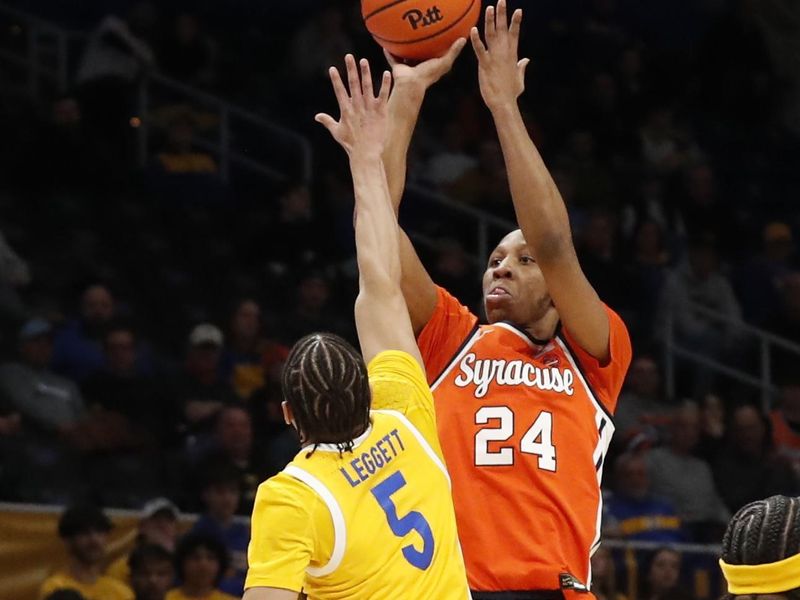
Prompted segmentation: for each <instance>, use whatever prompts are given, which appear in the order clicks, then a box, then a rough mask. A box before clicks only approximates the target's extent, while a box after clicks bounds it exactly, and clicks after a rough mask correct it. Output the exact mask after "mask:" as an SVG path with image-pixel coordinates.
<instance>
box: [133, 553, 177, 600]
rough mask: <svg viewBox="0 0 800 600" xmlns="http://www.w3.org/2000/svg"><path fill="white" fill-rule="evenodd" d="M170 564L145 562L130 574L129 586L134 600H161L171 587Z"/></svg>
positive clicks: (156, 561)
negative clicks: (134, 597) (134, 595)
mask: <svg viewBox="0 0 800 600" xmlns="http://www.w3.org/2000/svg"><path fill="white" fill-rule="evenodd" d="M173 578H174V576H173V572H172V563H170V562H169V561H162V560H151V561H147V562H145V563H144V564H143V565H141V566H140V567H139V569H138V570H136V571H134V572H133V573H131V584H132V586H133V590H134V592H136V600H163V598H164V596H165V595H166V593H167V592H168V591H169V589H170V588H171V587H172V581H173Z"/></svg>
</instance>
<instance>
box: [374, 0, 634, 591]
mask: <svg viewBox="0 0 800 600" xmlns="http://www.w3.org/2000/svg"><path fill="white" fill-rule="evenodd" d="M521 20H522V13H521V11H516V12H515V13H514V15H513V16H512V18H511V23H510V24H509V22H508V17H507V9H506V4H505V1H504V0H500V1H499V2H498V4H497V8H496V9H495V7H489V8H488V9H487V10H486V26H485V40H486V41H485V43H484V42H483V41H482V40H481V38H480V36H479V34H478V31H477V29H473V30H472V32H471V41H472V46H473V48H474V50H475V53H476V55H477V57H478V62H479V71H478V74H479V81H480V89H481V93H482V96H483V99H484V101H485V102H486V105H487V106H488V108H489V110H490V111H491V113H492V116H493V118H494V122H495V126H496V129H497V133H498V135H499V138H500V143H501V146H502V150H503V155H504V158H505V163H506V168H507V170H508V178H509V182H510V186H511V194H512V197H513V202H514V208H515V211H516V215H517V219H518V222H519V225H520V229H519V230H517V231H513V232H511V233H509V234H508V235H507V236H506V237H505V238H503V240H502V241H501V242H500V244H499V245H498V246H497V247H496V248H495V249H494V251H493V252H492V253H491V256H489V257H488V261H487V267H486V272H485V274H484V276H483V293H484V303H485V308H486V315H487V317H488V321H489V324H488V325H479V324H478V318H477V317H476V316H475V315H473V314H471V313H470V311H469V310H468V309H467V308H465V307H463V306H461V305H460V304H459V302H458V301H457V300H456V299H455V298H454V297H453V296H451V295H450V294H449V293H448V292H447V291H446V290H444V289H442V288H440V287H437V286H436V285H435V284H434V282H433V281H432V280H431V278H430V277H429V275H428V273H427V272H426V271H425V268H424V267H423V265H422V264H421V262H420V260H419V258H418V257H417V255H416V253H415V251H414V248H413V247H412V245H411V242H410V241H409V240H408V237H407V236H405V235H402V236H401V248H400V252H401V257H402V271H403V293H404V295H405V298H406V303H407V305H408V309H409V313H410V316H411V320H412V325H413V327H414V330H415V333H416V335H417V338H418V344H419V347H420V350H421V354H422V357H423V359H424V362H425V366H426V370H427V376H428V380H429V383H430V384H431V386H432V389H433V391H434V395H435V398H436V412H437V420H438V429H439V437H440V439H441V443H442V447H443V450H444V455H445V459H446V461H447V465H448V469H449V471H450V474H451V477H452V480H453V494H454V498H455V505H456V517H457V520H458V529H459V536H460V539H461V544H462V547H463V551H464V558H465V560H466V564H467V573H468V577H469V583H470V587H471V588H472V590H473V594H474V597H475V598H476V599H498V600H499V599H501V598H502V599H504V600H512V599H513V600H517V599H518V600H523V599H524V600H529V599H537V600H538V599H543V598H546V599H550V598H570V597H576V598H589V597H591V594H590V592H588V591H587V590H588V588H589V587H590V586H591V573H590V564H589V562H590V556H591V554H592V552H593V551H594V550H595V549H596V548H597V546H598V545H599V540H600V515H601V495H600V480H601V477H602V472H603V461H604V459H605V454H606V451H607V449H608V445H609V442H610V440H611V436H612V434H613V431H614V425H613V420H612V415H613V413H614V409H615V407H616V403H617V396H618V394H619V391H620V388H621V386H622V382H623V379H624V377H625V373H626V371H627V368H628V365H629V363H630V358H631V345H630V340H629V337H628V333H627V330H626V328H625V325H624V323H623V322H622V320H621V319H620V318H619V316H617V314H616V313H614V312H613V311H612V310H611V309H610V308H608V307H607V306H606V305H605V304H603V302H602V300H601V299H600V298H599V297H598V296H597V294H596V293H595V291H594V289H593V288H592V286H591V285H590V283H589V282H588V281H587V279H586V277H585V276H584V274H583V272H582V270H581V267H580V265H579V264H578V259H577V257H576V253H575V249H574V247H573V244H572V235H571V231H570V225H569V220H568V217H567V211H566V208H565V206H564V202H563V200H562V198H561V196H560V194H559V192H558V189H556V186H555V184H554V182H553V179H552V177H551V176H550V174H549V173H548V171H547V168H546V167H545V165H544V163H543V161H542V158H541V157H540V155H539V152H538V151H537V149H536V147H535V145H534V144H533V142H532V140H531V138H530V137H529V135H528V133H527V131H526V128H525V125H524V123H523V119H522V116H521V114H520V111H519V108H518V106H517V99H518V97H519V96H520V95H521V94H522V92H523V90H524V85H525V84H524V76H525V69H526V66H527V64H528V62H529V61H528V59H523V60H518V57H517V46H518V40H519V31H520V23H521ZM462 46H463V41H462V42H461V43H460V44H458V43H457V44H456V45H454V46H453V47H452V48H451V50H450V52H449V53H448V54H447V55H446V56H445V57H443V58H440V59H435V60H431V61H427V62H425V63H422V64H420V65H418V66H417V67H410V66H408V65H403V64H398V63H397V62H395V61H394V60H393V59H392V58H391V57H389V60H390V62H391V63H392V68H393V72H394V73H393V75H394V78H395V81H396V85H395V89H394V92H393V95H392V97H391V99H390V112H391V115H392V119H393V120H392V125H391V130H390V138H389V139H390V142H389V144H388V146H387V148H386V149H385V152H384V164H385V166H386V169H387V172H388V177H389V186H390V190H391V194H392V198H393V201H394V203H395V207H396V208H397V207H398V206H399V203H400V198H401V196H402V193H403V188H404V179H405V169H406V153H407V150H408V145H409V143H410V140H411V135H412V132H413V129H414V126H415V124H416V120H417V116H418V114H419V109H420V106H421V104H422V100H423V97H424V95H425V91H426V89H427V88H428V87H429V86H430V85H432V84H433V83H434V82H435V81H437V80H438V79H439V78H440V77H441V76H442V75H444V73H446V72H447V71H448V70H449V69H450V66H451V65H452V63H453V61H454V60H455V57H456V55H457V54H458V52H459V51H460V49H461V47H462Z"/></svg>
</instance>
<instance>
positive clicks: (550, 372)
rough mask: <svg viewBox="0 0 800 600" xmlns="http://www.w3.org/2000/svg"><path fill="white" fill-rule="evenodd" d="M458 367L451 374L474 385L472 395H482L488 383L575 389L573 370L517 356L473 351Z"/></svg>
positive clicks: (460, 382) (457, 380)
mask: <svg viewBox="0 0 800 600" xmlns="http://www.w3.org/2000/svg"><path fill="white" fill-rule="evenodd" d="M458 367H459V369H460V370H461V373H459V374H458V376H457V377H456V378H455V380H454V383H455V384H456V385H457V386H458V387H462V388H465V387H467V386H469V385H474V386H475V392H474V394H475V397H476V398H483V397H484V396H486V393H487V392H488V391H489V384H490V383H496V384H497V385H504V386H512V385H524V386H527V387H535V388H539V389H540V390H543V391H546V392H550V391H552V392H556V393H559V394H566V395H567V396H572V395H573V394H574V393H575V390H574V388H573V387H572V385H573V383H574V382H575V374H574V373H573V372H572V370H570V369H559V368H556V367H547V368H541V367H537V366H536V365H534V364H533V363H529V362H526V361H523V360H518V359H517V360H502V359H499V360H498V359H482V358H478V357H477V356H476V355H475V353H474V352H470V353H468V354H465V355H464V357H463V358H462V359H461V362H459V364H458Z"/></svg>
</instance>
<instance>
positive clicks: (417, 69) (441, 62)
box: [383, 39, 466, 334]
mask: <svg viewBox="0 0 800 600" xmlns="http://www.w3.org/2000/svg"><path fill="white" fill-rule="evenodd" d="M465 45H466V40H465V39H460V40H457V41H456V42H454V43H453V45H452V46H451V47H450V50H448V51H447V53H446V54H445V55H444V56H442V57H440V58H432V59H430V60H426V61H424V62H422V63H420V64H418V65H416V66H410V65H406V64H404V63H401V62H398V61H397V60H395V59H394V57H392V55H391V54H389V53H388V52H386V53H385V54H386V60H387V61H389V65H390V66H391V67H392V77H393V79H394V89H393V90H392V95H391V97H390V98H389V133H388V138H387V141H386V146H385V148H384V150H383V164H384V167H385V169H386V178H387V181H388V185H389V194H390V196H391V199H392V206H393V208H394V211H395V213H397V212H398V211H399V209H400V202H401V200H402V198H403V192H404V190H405V184H406V160H407V156H408V148H409V146H410V145H411V137H412V135H413V133H414V128H415V127H416V125H417V119H418V118H419V112H420V109H421V108H422V101H423V100H424V99H425V93H426V92H427V90H428V88H429V87H430V86H432V85H433V84H434V83H436V82H437V81H439V79H441V78H442V77H443V76H444V75H445V74H446V73H448V72H449V71H450V69H451V68H452V67H453V63H454V62H455V60H456V58H457V57H458V55H459V54H460V53H461V50H462V49H463V48H464V46H465ZM400 262H401V271H402V290H403V295H404V296H405V299H406V304H407V306H408V314H409V317H410V318H411V325H412V328H413V330H414V333H415V334H418V333H419V332H420V331H422V328H423V327H425V325H426V324H427V323H428V321H429V320H430V318H431V316H432V315H433V311H434V310H435V309H436V298H437V296H436V286H435V285H434V283H433V280H431V278H430V275H428V272H427V271H426V270H425V267H424V266H423V264H422V261H420V259H419V256H417V252H416V250H414V246H413V244H412V243H411V240H409V239H408V236H407V235H406V233H405V232H404V231H402V230H401V232H400Z"/></svg>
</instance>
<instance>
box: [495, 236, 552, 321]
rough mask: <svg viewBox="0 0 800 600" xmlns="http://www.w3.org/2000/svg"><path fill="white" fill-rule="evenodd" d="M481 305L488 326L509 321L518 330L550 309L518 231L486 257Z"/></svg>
mask: <svg viewBox="0 0 800 600" xmlns="http://www.w3.org/2000/svg"><path fill="white" fill-rule="evenodd" d="M483 302H484V306H485V308H486V317H487V318H488V319H489V322H490V323H496V322H498V321H511V322H512V323H514V324H516V325H518V326H521V327H530V326H532V325H533V324H534V323H536V322H537V321H538V320H539V319H541V318H542V317H543V316H544V315H545V313H546V312H547V310H548V309H549V308H550V306H551V305H552V302H551V300H550V295H549V294H548V292H547V286H546V285H545V281H544V277H543V276H542V271H541V269H540V268H539V265H537V264H536V259H535V257H534V256H533V253H532V252H531V250H530V248H529V247H528V245H527V244H526V243H525V238H524V237H522V232H521V231H520V230H519V229H517V230H516V231H512V232H511V233H509V234H508V235H507V236H506V237H504V238H503V240H502V241H501V242H500V244H498V246H497V247H496V248H495V249H494V251H493V252H492V254H491V255H490V256H489V264H488V266H487V268H486V272H485V273H484V275H483Z"/></svg>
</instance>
